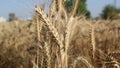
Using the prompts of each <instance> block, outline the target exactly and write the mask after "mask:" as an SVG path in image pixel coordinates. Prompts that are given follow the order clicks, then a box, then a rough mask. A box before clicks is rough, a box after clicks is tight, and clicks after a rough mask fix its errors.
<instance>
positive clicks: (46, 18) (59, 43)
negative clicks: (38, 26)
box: [35, 7, 63, 50]
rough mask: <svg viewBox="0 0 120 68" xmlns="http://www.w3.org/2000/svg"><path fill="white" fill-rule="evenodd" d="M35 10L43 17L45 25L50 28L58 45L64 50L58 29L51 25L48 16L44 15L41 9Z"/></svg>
mask: <svg viewBox="0 0 120 68" xmlns="http://www.w3.org/2000/svg"><path fill="white" fill-rule="evenodd" d="M35 10H36V12H38V13H39V14H40V15H41V16H42V18H43V20H44V23H45V24H46V25H47V26H48V28H49V29H50V32H51V33H52V34H53V36H54V37H55V39H56V41H57V43H58V45H59V46H60V48H61V49H62V48H63V43H62V42H61V41H60V36H59V34H58V32H57V30H56V28H55V27H54V26H53V24H52V23H51V21H50V19H49V18H48V17H47V15H46V14H45V13H44V11H43V10H42V9H41V8H39V7H36V8H35ZM62 50H63V49H62Z"/></svg>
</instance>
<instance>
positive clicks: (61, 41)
mask: <svg viewBox="0 0 120 68" xmlns="http://www.w3.org/2000/svg"><path fill="white" fill-rule="evenodd" d="M78 1H79V0H76V1H75V4H74V7H73V11H71V13H70V14H67V12H66V10H65V8H64V5H63V3H64V1H62V0H52V3H51V5H50V8H49V14H48V15H47V14H46V13H45V12H44V9H43V8H40V7H38V6H36V7H35V11H36V22H37V37H38V48H37V53H36V54H37V56H36V57H35V58H36V59H35V58H34V59H32V63H33V67H35V68H46V67H47V68H78V67H80V68H94V67H96V64H95V62H96V60H95V58H96V54H97V52H100V53H103V52H102V51H100V50H98V49H97V48H96V41H95V24H98V23H97V22H96V23H95V24H92V23H89V22H87V21H86V20H85V18H84V16H80V17H76V16H75V13H76V10H77V5H78ZM77 20H79V21H80V22H83V23H86V24H87V25H88V27H90V29H89V33H90V37H91V38H90V43H91V44H90V46H89V47H90V54H91V55H90V56H91V58H90V59H93V60H89V59H87V58H86V57H84V56H82V55H79V56H77V57H76V58H75V59H70V57H71V56H70V55H69V53H68V49H69V47H71V46H72V44H71V41H72V36H73V35H75V34H74V33H77V30H76V29H78V28H77V27H80V26H79V25H81V24H80V23H79V22H77ZM89 47H87V46H86V48H89ZM83 50H84V49H83ZM40 51H42V53H41V54H40ZM86 51H87V50H86ZM88 51H89V50H88ZM87 54H89V53H87ZM118 54H119V53H118ZM40 55H42V56H40ZM74 56H75V55H74ZM109 58H110V59H113V57H110V56H109ZM97 59H98V58H97ZM98 62H99V61H98ZM113 62H114V64H113V66H115V67H117V68H119V63H118V62H117V61H116V62H115V61H113ZM80 64H83V65H80ZM103 64H107V63H103ZM111 64H112V61H111ZM108 65H109V64H108ZM104 67H105V65H104Z"/></svg>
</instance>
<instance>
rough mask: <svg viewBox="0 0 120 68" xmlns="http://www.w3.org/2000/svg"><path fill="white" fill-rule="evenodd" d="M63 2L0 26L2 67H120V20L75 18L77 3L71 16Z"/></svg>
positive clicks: (36, 9) (0, 63) (57, 2)
mask: <svg viewBox="0 0 120 68" xmlns="http://www.w3.org/2000/svg"><path fill="white" fill-rule="evenodd" d="M55 1H56V2H55ZM62 3H63V2H61V0H53V2H52V4H51V6H50V9H49V14H48V15H47V14H46V13H45V12H44V10H43V9H42V8H39V7H35V11H36V13H35V16H34V18H33V20H32V21H21V20H17V21H12V22H7V23H0V68H120V20H119V19H118V20H91V19H86V18H85V17H84V16H83V15H81V16H79V17H78V16H77V17H76V16H75V11H76V5H77V0H76V3H75V6H74V9H73V11H72V12H71V14H70V16H69V15H68V14H67V12H66V10H65V9H64V6H63V5H62ZM56 5H58V6H57V7H56ZM57 8H58V9H59V10H58V11H56V10H55V9H57Z"/></svg>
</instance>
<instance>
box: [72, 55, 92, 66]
mask: <svg viewBox="0 0 120 68" xmlns="http://www.w3.org/2000/svg"><path fill="white" fill-rule="evenodd" d="M79 60H80V61H82V62H83V63H85V64H86V66H87V67H88V68H94V67H93V66H92V65H91V64H90V63H89V62H88V60H87V59H85V58H84V57H78V58H77V59H76V60H75V61H74V63H73V68H75V66H76V64H77V61H79Z"/></svg>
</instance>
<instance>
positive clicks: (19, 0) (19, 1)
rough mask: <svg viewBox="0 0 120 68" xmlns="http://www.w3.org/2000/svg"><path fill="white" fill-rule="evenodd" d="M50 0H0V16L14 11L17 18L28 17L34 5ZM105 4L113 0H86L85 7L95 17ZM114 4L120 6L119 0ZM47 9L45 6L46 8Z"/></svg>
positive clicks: (46, 2)
mask: <svg viewBox="0 0 120 68" xmlns="http://www.w3.org/2000/svg"><path fill="white" fill-rule="evenodd" d="M50 1H51V0H0V17H4V18H6V19H8V17H9V16H8V15H9V13H16V16H17V17H19V18H30V17H31V15H32V14H33V10H34V6H35V5H36V4H40V3H43V2H45V4H46V7H48V6H49V4H50ZM107 4H112V5H113V4H114V0H87V8H88V10H89V11H90V12H91V15H92V17H97V16H99V14H100V13H101V12H102V10H103V8H104V6H105V5H107ZM116 6H117V7H120V0H116ZM46 9H47V8H46Z"/></svg>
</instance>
